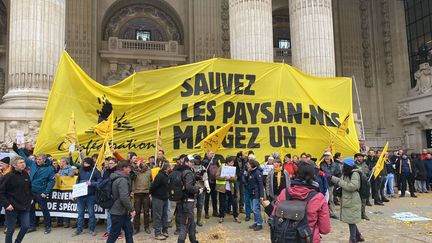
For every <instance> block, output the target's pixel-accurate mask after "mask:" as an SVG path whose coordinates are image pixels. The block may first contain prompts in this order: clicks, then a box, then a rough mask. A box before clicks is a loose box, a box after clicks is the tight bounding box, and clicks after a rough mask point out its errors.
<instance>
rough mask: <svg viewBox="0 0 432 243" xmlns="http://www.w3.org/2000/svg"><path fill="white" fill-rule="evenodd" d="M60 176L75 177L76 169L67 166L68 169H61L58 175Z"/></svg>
mask: <svg viewBox="0 0 432 243" xmlns="http://www.w3.org/2000/svg"><path fill="white" fill-rule="evenodd" d="M57 174H58V175H59V176H73V175H74V169H73V168H72V166H70V165H66V168H63V169H60V170H59V172H58V173H57Z"/></svg>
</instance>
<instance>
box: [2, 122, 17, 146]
mask: <svg viewBox="0 0 432 243" xmlns="http://www.w3.org/2000/svg"><path fill="white" fill-rule="evenodd" d="M18 125H19V123H18V122H17V121H11V122H9V124H8V125H7V130H6V133H5V143H6V144H7V146H8V147H9V148H11V147H12V144H13V143H14V142H16V134H17V132H18V131H19V128H18Z"/></svg>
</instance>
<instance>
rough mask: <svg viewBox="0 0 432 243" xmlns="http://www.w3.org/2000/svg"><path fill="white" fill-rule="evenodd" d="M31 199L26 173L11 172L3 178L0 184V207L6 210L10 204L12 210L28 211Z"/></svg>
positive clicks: (28, 178)
mask: <svg viewBox="0 0 432 243" xmlns="http://www.w3.org/2000/svg"><path fill="white" fill-rule="evenodd" d="M32 199H33V194H32V190H31V182H30V177H29V175H28V174H27V172H25V171H22V172H18V171H16V170H12V171H11V172H10V173H8V174H7V175H5V176H4V177H3V179H2V181H1V183H0V207H4V208H7V207H8V206H9V204H11V205H12V207H13V208H14V210H29V209H30V206H31V201H32Z"/></svg>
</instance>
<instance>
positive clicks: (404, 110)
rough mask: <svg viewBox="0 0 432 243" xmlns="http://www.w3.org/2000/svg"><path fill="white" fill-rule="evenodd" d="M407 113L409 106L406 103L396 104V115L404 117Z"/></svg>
mask: <svg viewBox="0 0 432 243" xmlns="http://www.w3.org/2000/svg"><path fill="white" fill-rule="evenodd" d="M408 115H409V106H408V103H401V104H399V106H398V117H399V118H401V117H404V116H408Z"/></svg>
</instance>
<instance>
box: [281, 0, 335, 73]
mask: <svg viewBox="0 0 432 243" xmlns="http://www.w3.org/2000/svg"><path fill="white" fill-rule="evenodd" d="M289 18H290V34H291V42H292V51H291V53H292V63H293V66H295V67H297V68H299V69H300V70H302V71H303V72H306V73H308V74H312V75H316V76H323V77H333V76H335V75H336V68H335V66H336V65H335V62H336V61H335V47H334V36H333V16H332V0H289Z"/></svg>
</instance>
